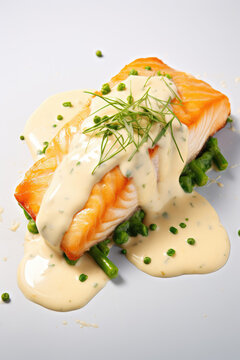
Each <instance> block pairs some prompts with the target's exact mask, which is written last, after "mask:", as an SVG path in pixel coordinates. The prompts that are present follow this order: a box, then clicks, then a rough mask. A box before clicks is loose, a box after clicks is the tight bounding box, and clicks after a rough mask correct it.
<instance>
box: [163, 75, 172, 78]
mask: <svg viewBox="0 0 240 360" xmlns="http://www.w3.org/2000/svg"><path fill="white" fill-rule="evenodd" d="M164 76H166V77H167V78H168V79H171V78H172V77H171V75H170V74H165V75H164Z"/></svg>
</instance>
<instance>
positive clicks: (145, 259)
mask: <svg viewBox="0 0 240 360" xmlns="http://www.w3.org/2000/svg"><path fill="white" fill-rule="evenodd" d="M151 261H152V259H151V258H150V257H149V256H146V257H145V258H144V259H143V262H144V264H146V265H148V264H150V263H151Z"/></svg>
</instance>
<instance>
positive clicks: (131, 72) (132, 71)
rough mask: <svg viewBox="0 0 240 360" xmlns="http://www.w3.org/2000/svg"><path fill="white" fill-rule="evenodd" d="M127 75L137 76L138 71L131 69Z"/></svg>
mask: <svg viewBox="0 0 240 360" xmlns="http://www.w3.org/2000/svg"><path fill="white" fill-rule="evenodd" d="M129 75H138V71H137V70H135V69H132V70H131V71H130V72H129Z"/></svg>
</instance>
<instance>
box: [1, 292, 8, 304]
mask: <svg viewBox="0 0 240 360" xmlns="http://www.w3.org/2000/svg"><path fill="white" fill-rule="evenodd" d="M1 298H2V301H3V302H5V303H9V302H10V296H9V294H8V293H3V294H2V295H1Z"/></svg>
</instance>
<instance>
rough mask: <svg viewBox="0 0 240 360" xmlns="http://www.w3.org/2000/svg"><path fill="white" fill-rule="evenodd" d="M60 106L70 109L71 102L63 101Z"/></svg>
mask: <svg viewBox="0 0 240 360" xmlns="http://www.w3.org/2000/svg"><path fill="white" fill-rule="evenodd" d="M62 105H63V106H64V107H72V103H71V101H65V102H63V103H62Z"/></svg>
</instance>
